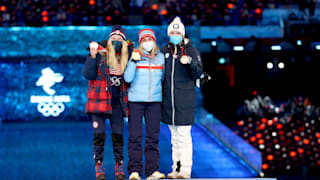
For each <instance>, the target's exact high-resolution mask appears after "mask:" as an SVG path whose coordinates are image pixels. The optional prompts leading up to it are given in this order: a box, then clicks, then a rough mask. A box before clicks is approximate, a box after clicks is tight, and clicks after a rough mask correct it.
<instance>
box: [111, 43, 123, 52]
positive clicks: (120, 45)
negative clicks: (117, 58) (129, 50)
mask: <svg viewBox="0 0 320 180" xmlns="http://www.w3.org/2000/svg"><path fill="white" fill-rule="evenodd" d="M112 45H113V47H114V49H115V50H116V51H117V52H119V51H120V49H121V47H122V42H121V41H112Z"/></svg>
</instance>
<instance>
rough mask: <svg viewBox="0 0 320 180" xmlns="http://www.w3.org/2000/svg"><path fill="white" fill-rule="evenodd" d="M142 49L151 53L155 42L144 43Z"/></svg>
mask: <svg viewBox="0 0 320 180" xmlns="http://www.w3.org/2000/svg"><path fill="white" fill-rule="evenodd" d="M142 47H143V49H144V50H146V51H148V52H150V51H151V50H152V49H153V47H154V42H153V41H148V42H144V43H142Z"/></svg>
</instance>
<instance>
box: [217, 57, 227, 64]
mask: <svg viewBox="0 0 320 180" xmlns="http://www.w3.org/2000/svg"><path fill="white" fill-rule="evenodd" d="M218 62H219V64H225V63H226V62H227V60H226V59H225V58H223V57H222V58H220V59H219V60H218Z"/></svg>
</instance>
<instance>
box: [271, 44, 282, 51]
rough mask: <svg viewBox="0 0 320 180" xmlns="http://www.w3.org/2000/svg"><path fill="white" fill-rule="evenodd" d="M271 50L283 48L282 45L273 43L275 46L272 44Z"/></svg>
mask: <svg viewBox="0 0 320 180" xmlns="http://www.w3.org/2000/svg"><path fill="white" fill-rule="evenodd" d="M271 50H272V51H280V50H281V46H280V45H273V46H271Z"/></svg>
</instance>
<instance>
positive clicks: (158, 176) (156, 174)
mask: <svg viewBox="0 0 320 180" xmlns="http://www.w3.org/2000/svg"><path fill="white" fill-rule="evenodd" d="M165 178H166V175H164V174H162V173H161V172H159V171H155V172H153V173H152V174H151V175H150V176H148V177H147V180H151V179H165Z"/></svg>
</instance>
